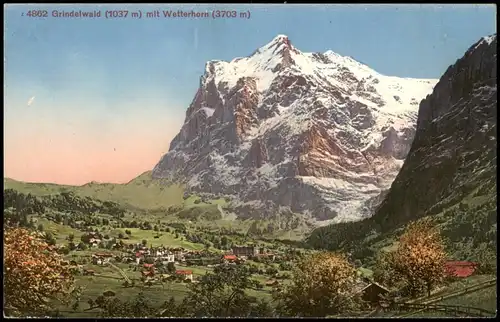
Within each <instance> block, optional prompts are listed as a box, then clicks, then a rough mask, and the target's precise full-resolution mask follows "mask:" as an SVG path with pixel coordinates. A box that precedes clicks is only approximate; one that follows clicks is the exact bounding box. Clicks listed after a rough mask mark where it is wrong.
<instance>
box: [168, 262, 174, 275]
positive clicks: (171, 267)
mask: <svg viewBox="0 0 500 322" xmlns="http://www.w3.org/2000/svg"><path fill="white" fill-rule="evenodd" d="M167 271H168V272H169V273H170V274H173V273H175V264H174V263H172V262H169V263H168V264H167Z"/></svg>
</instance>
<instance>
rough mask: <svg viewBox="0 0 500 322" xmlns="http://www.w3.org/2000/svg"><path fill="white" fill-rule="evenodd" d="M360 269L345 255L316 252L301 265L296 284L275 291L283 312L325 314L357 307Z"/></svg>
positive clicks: (298, 269) (317, 315) (286, 313)
mask: <svg viewBox="0 0 500 322" xmlns="http://www.w3.org/2000/svg"><path fill="white" fill-rule="evenodd" d="M355 281H356V269H355V268H354V267H353V266H352V265H351V264H350V263H349V262H348V261H347V259H346V257H345V256H344V255H341V254H334V253H328V252H321V253H315V254H313V255H310V256H308V257H306V258H304V259H302V260H301V261H299V263H298V264H297V267H295V269H294V271H293V276H292V283H291V285H289V286H286V287H285V289H284V290H283V291H282V292H278V293H275V294H274V299H275V301H277V302H278V303H279V304H278V307H279V309H280V311H281V313H282V315H291V316H302V317H325V316H327V315H335V314H339V313H346V312H349V311H350V310H353V309H355V308H356V304H357V301H356V297H353V294H352V288H353V286H354V283H355Z"/></svg>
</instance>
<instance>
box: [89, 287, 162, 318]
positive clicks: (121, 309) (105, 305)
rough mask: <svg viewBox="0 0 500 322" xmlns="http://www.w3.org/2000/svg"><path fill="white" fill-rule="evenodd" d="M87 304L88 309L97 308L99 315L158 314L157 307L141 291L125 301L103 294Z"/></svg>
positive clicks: (149, 315) (131, 315) (148, 315)
mask: <svg viewBox="0 0 500 322" xmlns="http://www.w3.org/2000/svg"><path fill="white" fill-rule="evenodd" d="M88 304H89V306H90V308H89V310H90V309H99V316H100V317H155V316H157V314H158V312H157V311H158V309H157V308H154V307H152V306H151V303H150V302H148V300H147V298H146V297H145V296H144V294H143V293H142V292H141V293H139V294H138V295H137V297H136V298H135V299H132V300H130V301H127V302H124V301H121V300H119V299H117V298H116V297H114V296H105V295H104V294H103V295H100V296H98V297H97V298H96V299H95V300H89V301H88Z"/></svg>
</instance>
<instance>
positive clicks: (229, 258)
mask: <svg viewBox="0 0 500 322" xmlns="http://www.w3.org/2000/svg"><path fill="white" fill-rule="evenodd" d="M224 259H225V260H228V261H235V260H236V259H237V257H236V255H224Z"/></svg>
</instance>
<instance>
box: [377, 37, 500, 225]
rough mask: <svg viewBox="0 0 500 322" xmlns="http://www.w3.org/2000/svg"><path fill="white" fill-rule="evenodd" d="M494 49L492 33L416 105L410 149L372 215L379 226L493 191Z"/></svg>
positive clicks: (495, 66)
mask: <svg viewBox="0 0 500 322" xmlns="http://www.w3.org/2000/svg"><path fill="white" fill-rule="evenodd" d="M496 50H497V38H496V35H494V36H490V37H484V38H482V39H481V40H480V41H479V42H477V43H476V44H474V45H473V46H472V47H471V48H470V49H469V50H468V51H467V52H466V53H465V55H464V57H462V58H461V59H459V60H458V61H457V62H456V63H455V64H454V65H452V66H450V67H449V68H448V70H447V71H446V72H445V74H444V75H443V76H442V77H441V79H440V80H439V82H438V83H437V85H436V87H435V88H434V91H433V93H432V95H430V96H428V97H427V98H426V99H424V100H423V101H422V103H421V104H420V109H419V113H418V119H417V132H416V135H415V139H414V142H413V145H412V147H411V150H410V152H409V154H408V157H407V159H406V161H405V163H404V166H403V167H402V169H401V171H400V173H399V174H398V176H397V177H396V179H395V180H394V182H393V184H392V186H391V189H390V191H389V194H388V195H387V197H386V198H385V200H384V201H383V202H382V204H381V206H380V208H379V209H378V211H377V214H376V215H375V216H377V217H380V219H381V221H380V224H381V226H382V227H385V228H386V229H390V227H393V226H394V225H393V224H394V223H395V222H399V223H401V222H406V221H408V220H410V219H415V218H418V217H422V216H424V215H432V214H436V213H439V212H440V211H441V210H443V209H445V208H447V207H449V206H451V205H453V204H456V203H457V202H459V201H460V200H462V199H463V198H464V197H465V196H467V195H469V194H470V193H472V192H474V191H476V190H478V189H481V191H482V192H483V193H485V192H487V191H488V190H491V191H494V190H496V157H497V153H496V150H497V75H496V71H497V51H496Z"/></svg>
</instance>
